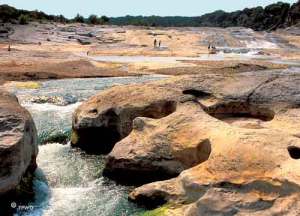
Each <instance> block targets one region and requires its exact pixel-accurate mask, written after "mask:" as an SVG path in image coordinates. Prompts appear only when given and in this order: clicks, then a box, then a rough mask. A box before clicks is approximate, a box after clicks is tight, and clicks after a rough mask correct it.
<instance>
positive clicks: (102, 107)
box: [72, 85, 181, 153]
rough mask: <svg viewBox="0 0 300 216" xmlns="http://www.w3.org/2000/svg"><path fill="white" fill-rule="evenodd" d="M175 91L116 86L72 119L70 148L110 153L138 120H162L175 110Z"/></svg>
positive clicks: (85, 106) (162, 88) (151, 86)
mask: <svg viewBox="0 0 300 216" xmlns="http://www.w3.org/2000/svg"><path fill="white" fill-rule="evenodd" d="M180 94H181V92H178V90H177V89H172V88H167V87H165V86H157V85H146V86H143V85H132V86H115V87H113V88H111V89H109V90H106V91H104V92H101V94H99V95H96V96H94V97H92V98H91V99H90V100H88V101H87V102H86V103H84V105H82V106H80V107H79V108H78V109H77V110H76V111H75V113H74V115H73V134H72V145H73V146H77V147H81V148H83V149H85V150H87V151H93V152H100V153H109V152H110V151H111V149H112V148H113V146H114V144H115V143H116V142H118V141H119V140H121V139H122V138H124V137H126V136H127V135H128V134H129V133H130V132H131V130H132V121H133V119H135V118H136V117H138V116H141V117H142V116H143V117H149V118H161V117H163V116H166V115H168V114H170V113H172V112H173V111H174V110H175V109H176V103H177V102H176V101H177V100H178V99H177V98H178V95H180Z"/></svg>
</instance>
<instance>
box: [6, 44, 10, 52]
mask: <svg viewBox="0 0 300 216" xmlns="http://www.w3.org/2000/svg"><path fill="white" fill-rule="evenodd" d="M7 51H8V52H10V51H11V47H10V44H8V49H7Z"/></svg>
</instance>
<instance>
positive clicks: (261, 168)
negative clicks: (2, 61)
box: [73, 70, 300, 215]
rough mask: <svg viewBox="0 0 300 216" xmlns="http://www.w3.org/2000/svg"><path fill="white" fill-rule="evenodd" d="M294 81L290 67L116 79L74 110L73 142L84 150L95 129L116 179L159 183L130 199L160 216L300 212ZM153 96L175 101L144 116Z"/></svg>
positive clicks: (297, 78) (298, 78)
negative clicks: (141, 80) (161, 209)
mask: <svg viewBox="0 0 300 216" xmlns="http://www.w3.org/2000/svg"><path fill="white" fill-rule="evenodd" d="M299 84H300V73H299V71H297V70H269V71H257V72H244V73H237V74H231V75H217V74H206V75H197V76H185V77H184V76H183V77H177V78H172V79H169V80H166V81H160V82H156V83H151V84H146V85H135V86H117V87H114V88H112V89H110V90H107V91H105V92H103V93H100V94H98V95H96V96H94V97H93V98H91V99H90V100H88V101H87V102H85V103H83V104H82V105H81V106H80V107H79V108H78V110H77V111H76V112H75V114H74V117H73V132H75V134H76V139H73V145H75V146H76V145H77V146H79V147H82V148H84V149H90V147H89V142H82V143H80V140H85V139H86V137H85V136H86V135H87V137H90V136H91V133H93V140H95V141H96V143H94V145H96V146H97V148H100V149H101V148H103V149H105V151H104V152H109V150H110V149H112V151H111V152H110V153H109V155H108V157H107V162H106V166H105V170H104V174H105V175H107V176H108V177H110V178H113V179H116V180H117V181H118V182H121V183H126V184H128V183H129V184H138V185H141V184H144V183H147V182H153V181H156V180H165V181H158V182H154V183H150V184H146V185H143V186H141V187H138V188H136V189H135V190H134V191H133V192H132V193H131V194H130V196H129V198H130V200H132V201H133V202H136V203H138V204H141V205H145V206H147V207H150V208H155V207H157V206H160V205H162V204H164V203H168V206H170V207H168V208H167V211H166V214H167V215H234V214H239V215H249V214H251V215H270V214H275V213H276V214H281V215H284V214H299V212H297V211H298V210H297V209H299V208H298V207H297V206H298V205H299V198H300V197H299V195H300V194H299V183H300V176H299V175H298V174H297V173H298V172H297V170H298V169H300V165H299V164H298V163H297V159H298V158H299V157H300V156H299V155H300V154H299V152H300V151H299V149H300V141H299V132H298V130H297V128H298V124H299V123H297V121H296V119H297V118H299V116H300V111H299V109H298V107H299V98H298V95H299V93H300V89H299V87H298V86H299ZM157 100H159V101H172V104H173V108H172V109H171V110H170V111H168V112H163V110H164V109H152V112H151V115H149V112H147V114H145V112H146V110H147V109H149V104H153V103H157ZM129 104H130V106H129ZM128 107H130V109H128ZM161 107H163V106H161ZM124 110H126V111H127V112H124ZM141 110H142V111H141ZM108 111H109V112H108ZM108 113H109V114H110V115H108ZM111 113H113V115H111ZM124 113H126V115H124ZM154 113H155V114H154ZM112 116H113V118H112ZM125 125H127V127H126V128H127V130H124V128H125ZM283 125H285V126H284V127H283ZM112 127H114V130H112ZM82 131H84V132H85V133H82ZM112 131H113V132H114V133H115V134H112V135H116V134H117V136H112V137H113V138H115V139H110V143H109V144H110V145H109V148H107V146H105V145H107V143H108V142H107V139H106V138H107V137H105V136H103V134H106V135H107V133H108V132H110V133H111V132H112ZM79 143H80V145H78V144H79ZM84 145H86V146H84ZM93 147H94V146H93ZM104 152H102V153H104ZM176 176H178V177H176ZM173 177H175V178H173ZM170 178H171V179H170ZM168 179H169V180H168ZM222 200H223V201H222ZM291 205H292V206H294V207H295V208H290V206H291Z"/></svg>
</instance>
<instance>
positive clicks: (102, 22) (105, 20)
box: [99, 16, 109, 24]
mask: <svg viewBox="0 0 300 216" xmlns="http://www.w3.org/2000/svg"><path fill="white" fill-rule="evenodd" d="M108 22H109V18H108V17H107V16H101V17H100V19H99V23H100V24H105V23H108Z"/></svg>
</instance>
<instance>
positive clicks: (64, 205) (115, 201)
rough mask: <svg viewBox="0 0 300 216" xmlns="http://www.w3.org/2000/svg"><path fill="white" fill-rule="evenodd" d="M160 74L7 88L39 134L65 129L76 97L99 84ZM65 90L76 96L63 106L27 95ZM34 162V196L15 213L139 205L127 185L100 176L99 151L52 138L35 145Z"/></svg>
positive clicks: (113, 211) (127, 210) (107, 211)
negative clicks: (91, 151) (86, 150)
mask: <svg viewBox="0 0 300 216" xmlns="http://www.w3.org/2000/svg"><path fill="white" fill-rule="evenodd" d="M162 78H164V76H141V77H124V78H99V79H98V78H97V79H66V80H55V81H46V82H42V87H41V88H39V89H18V88H13V89H12V92H13V93H15V94H16V95H17V96H18V98H19V100H20V102H21V104H22V105H23V106H24V107H26V108H27V109H28V110H29V111H30V112H31V114H32V116H33V119H34V121H35V123H36V126H37V129H38V134H39V138H40V140H42V139H47V136H50V135H51V136H52V135H53V134H57V133H62V132H64V131H70V129H71V116H72V113H73V111H74V110H75V109H76V107H77V106H78V105H79V104H80V103H81V101H84V100H85V99H87V98H88V97H90V96H92V95H94V94H96V93H97V92H99V91H100V90H103V89H106V88H108V87H111V86H113V85H116V84H129V83H141V82H147V81H152V80H159V79H162ZM70 95H72V98H76V100H74V103H72V104H69V105H67V106H58V105H53V104H49V103H41V104H37V103H33V102H32V100H31V98H32V97H36V96H43V97H62V98H65V97H69V96H70ZM75 101H76V102H75ZM37 163H38V167H39V168H38V169H37V171H36V172H35V179H34V192H35V197H34V201H33V202H31V203H29V208H25V209H19V210H18V211H17V213H16V215H17V216H40V215H43V216H67V215H68V216H69V215H72V216H77V215H78V216H79V215H80V216H81V215H85V216H89V215H91V216H93V215H97V216H98V215H101V216H115V215H122V216H123V215H124V216H125V215H126V216H127V215H135V214H138V213H140V212H143V211H144V210H143V209H139V208H138V207H137V206H135V205H134V204H132V203H130V202H128V201H127V195H128V192H129V191H130V189H131V188H130V187H125V186H120V185H117V184H115V183H114V182H112V181H110V180H109V179H106V178H104V177H102V176H101V172H102V169H103V166H104V157H103V156H99V155H87V154H85V153H84V152H83V151H81V150H79V149H73V148H71V147H70V145H69V144H67V145H62V144H60V143H52V144H45V145H40V146H39V154H38V158H37Z"/></svg>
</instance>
